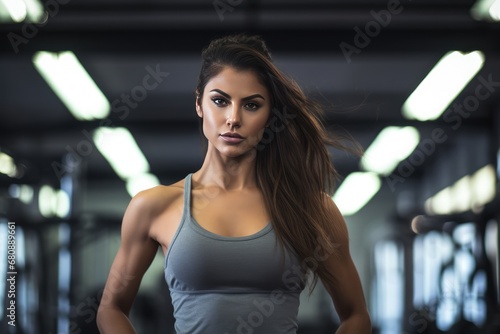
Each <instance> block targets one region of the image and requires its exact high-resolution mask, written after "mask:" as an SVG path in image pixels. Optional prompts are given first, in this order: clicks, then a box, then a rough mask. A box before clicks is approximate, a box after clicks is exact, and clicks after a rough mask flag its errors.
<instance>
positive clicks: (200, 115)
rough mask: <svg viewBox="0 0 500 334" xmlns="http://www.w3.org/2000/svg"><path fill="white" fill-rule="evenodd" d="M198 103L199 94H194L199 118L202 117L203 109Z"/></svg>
mask: <svg viewBox="0 0 500 334" xmlns="http://www.w3.org/2000/svg"><path fill="white" fill-rule="evenodd" d="M200 103H201V101H200V96H199V95H196V113H197V114H198V116H199V117H200V118H203V110H202V109H201V105H200Z"/></svg>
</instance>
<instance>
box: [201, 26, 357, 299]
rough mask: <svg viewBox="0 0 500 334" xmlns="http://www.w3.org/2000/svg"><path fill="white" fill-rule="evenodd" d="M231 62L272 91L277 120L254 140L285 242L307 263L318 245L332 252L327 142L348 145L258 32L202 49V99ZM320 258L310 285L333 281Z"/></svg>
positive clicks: (260, 179)
mask: <svg viewBox="0 0 500 334" xmlns="http://www.w3.org/2000/svg"><path fill="white" fill-rule="evenodd" d="M227 66H229V67H232V68H234V69H236V70H252V71H254V73H256V74H257V76H258V77H259V79H260V80H261V81H262V82H263V83H264V85H265V86H266V87H267V88H268V90H269V92H270V95H271V106H272V113H271V116H270V117H271V118H270V120H271V122H270V126H269V127H268V128H266V131H265V132H264V136H263V138H262V140H261V141H260V142H259V144H258V145H257V147H256V148H257V154H256V158H255V159H256V175H257V184H258V186H259V187H260V189H261V190H262V192H263V196H264V199H265V203H266V205H267V209H268V210H269V212H270V215H271V218H272V223H273V227H274V229H275V231H276V234H277V236H278V239H279V240H280V244H281V245H282V246H285V245H291V246H292V248H293V250H294V251H295V252H296V253H297V255H298V256H299V258H300V259H301V260H302V261H303V262H302V263H303V264H304V263H305V264H306V265H309V264H310V263H311V260H312V262H314V260H315V256H316V255H315V250H316V251H317V250H318V247H321V252H322V253H323V254H334V253H335V248H336V245H334V244H333V243H332V242H331V240H329V237H328V236H329V235H331V234H332V233H336V231H335V229H334V226H335V224H332V222H331V221H329V219H330V218H329V216H328V214H327V210H326V206H325V195H328V196H330V197H331V196H333V192H334V187H335V181H336V179H337V177H338V173H337V171H336V169H335V167H334V165H333V163H332V159H331V156H330V154H329V152H328V146H332V147H335V148H341V149H344V150H345V149H347V150H350V149H349V146H348V145H345V144H344V140H343V139H345V138H344V137H341V136H334V135H332V134H330V133H329V132H328V131H327V130H326V129H325V127H324V125H323V123H324V109H323V108H322V106H321V105H320V104H319V103H318V102H316V101H314V100H311V99H310V98H308V97H307V96H306V94H304V92H303V91H302V89H301V88H300V87H299V86H298V84H297V83H296V82H295V81H294V80H293V79H291V78H289V77H288V76H286V75H285V74H284V73H282V72H281V71H280V70H279V69H278V68H277V67H276V66H275V65H274V63H273V61H272V58H271V54H270V52H269V50H268V49H267V46H266V44H265V42H264V41H263V40H262V38H260V36H255V35H253V36H248V35H245V34H237V35H231V36H225V37H221V38H217V39H214V40H213V41H212V42H211V43H210V45H209V46H208V47H206V48H205V49H204V50H203V52H202V67H201V71H200V76H199V79H198V85H197V87H196V96H197V103H198V104H199V105H201V99H202V96H203V90H204V88H205V86H206V84H207V83H208V81H209V80H210V79H211V78H212V77H214V76H215V75H217V74H218V73H219V72H220V71H222V70H223V69H224V67H227ZM199 121H200V123H199V125H200V132H201V127H202V120H201V119H199ZM201 134H202V132H201ZM202 136H203V135H202ZM204 144H205V145H206V142H204ZM204 148H205V151H206V146H204ZM350 151H352V150H350ZM307 260H309V261H307ZM316 260H317V259H316ZM314 265H315V268H314V270H311V271H312V272H313V274H314V276H313V284H311V290H312V288H313V287H314V285H315V284H316V282H317V279H318V277H319V278H321V279H322V280H323V281H324V282H325V283H329V284H333V283H334V278H333V276H332V275H331V274H330V273H329V271H328V270H327V268H326V266H325V262H324V261H319V260H317V261H315V263H314ZM304 269H306V268H304ZM310 269H313V268H310Z"/></svg>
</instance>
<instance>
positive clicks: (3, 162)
mask: <svg viewBox="0 0 500 334" xmlns="http://www.w3.org/2000/svg"><path fill="white" fill-rule="evenodd" d="M0 173H2V174H5V175H7V176H9V177H14V176H16V174H17V168H16V164H15V163H14V159H12V157H11V156H10V155H8V154H6V153H3V152H0Z"/></svg>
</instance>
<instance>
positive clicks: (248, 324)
mask: <svg viewBox="0 0 500 334" xmlns="http://www.w3.org/2000/svg"><path fill="white" fill-rule="evenodd" d="M191 176H192V173H190V174H188V175H187V176H186V178H185V182H184V210H183V214H182V218H181V222H180V225H179V227H178V228H177V231H176V232H175V235H174V237H173V239H172V242H171V244H170V247H169V248H168V251H167V254H166V257H165V266H164V269H165V280H166V282H167V284H168V287H169V289H170V295H171V297H172V305H173V308H174V317H175V330H176V332H177V334H202V333H203V334H250V333H252V334H260V333H262V334H270V333H273V334H274V333H286V334H295V333H296V332H297V313H298V308H299V296H300V293H301V292H302V290H303V289H304V286H305V284H304V275H303V273H302V270H301V266H300V261H299V259H298V257H297V256H296V255H295V253H294V252H293V251H292V250H291V249H290V248H289V247H287V248H286V253H285V254H284V255H285V257H284V259H285V261H284V262H283V261H282V251H281V249H282V248H281V247H280V246H279V244H278V241H277V238H276V235H275V233H274V229H273V227H272V224H271V223H269V224H268V225H267V226H266V227H265V228H263V229H262V230H260V231H259V232H257V233H255V234H253V235H249V236H243V237H226V236H221V235H218V234H214V233H212V232H210V231H208V230H206V229H204V228H203V227H202V226H201V225H200V224H198V223H197V222H196V220H195V219H194V218H193V216H192V215H191V204H190V202H191Z"/></svg>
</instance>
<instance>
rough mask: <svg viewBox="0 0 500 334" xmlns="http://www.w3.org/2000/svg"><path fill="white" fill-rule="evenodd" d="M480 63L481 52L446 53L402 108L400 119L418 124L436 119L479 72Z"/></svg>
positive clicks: (481, 63) (481, 58) (482, 58)
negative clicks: (414, 121) (403, 118)
mask: <svg viewBox="0 0 500 334" xmlns="http://www.w3.org/2000/svg"><path fill="white" fill-rule="evenodd" d="M483 63H484V55H483V53H482V52H481V51H473V52H469V53H462V52H459V51H450V52H448V53H446V54H445V55H444V56H443V58H441V59H440V60H439V61H438V62H437V64H436V65H435V66H434V68H433V69H432V70H431V71H430V72H429V74H427V76H426V77H425V78H424V80H423V81H422V82H421V83H420V84H419V85H418V87H417V88H416V89H415V91H414V92H413V93H412V94H411V95H410V97H408V99H407V100H406V102H405V103H404V104H403V108H402V112H403V115H404V116H405V117H406V118H409V119H416V120H419V121H429V120H434V119H436V118H438V117H439V116H440V115H441V114H442V113H443V112H444V111H445V110H446V108H448V106H449V105H450V103H451V102H453V100H454V99H455V98H456V97H457V96H458V94H460V92H461V91H462V90H463V89H464V87H465V86H466V85H467V84H468V83H469V81H470V80H471V79H472V78H473V77H474V76H475V75H476V74H477V72H479V70H480V69H481V68H482V66H483Z"/></svg>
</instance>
